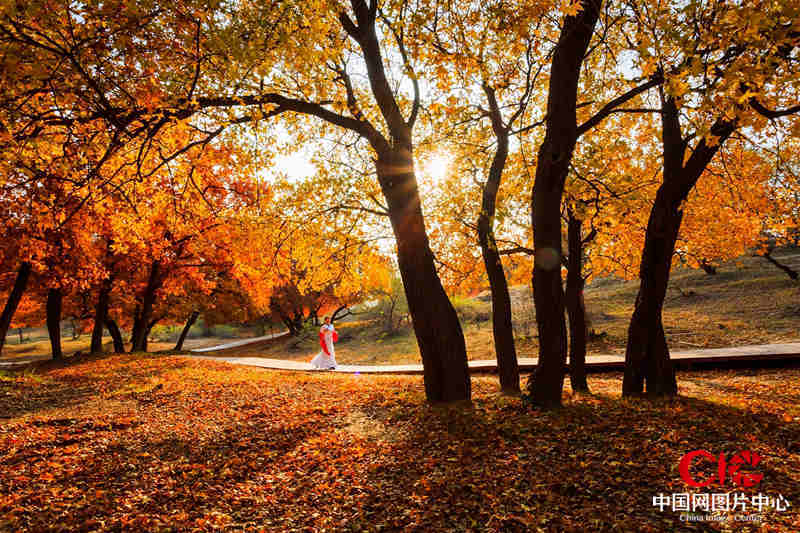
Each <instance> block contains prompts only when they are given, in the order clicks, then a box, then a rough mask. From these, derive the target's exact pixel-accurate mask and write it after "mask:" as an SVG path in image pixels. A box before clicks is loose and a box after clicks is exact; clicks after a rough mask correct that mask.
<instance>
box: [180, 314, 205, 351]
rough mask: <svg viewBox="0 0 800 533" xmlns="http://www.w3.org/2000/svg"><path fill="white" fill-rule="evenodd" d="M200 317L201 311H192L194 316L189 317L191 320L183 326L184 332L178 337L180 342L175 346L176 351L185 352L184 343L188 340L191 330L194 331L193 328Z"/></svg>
mask: <svg viewBox="0 0 800 533" xmlns="http://www.w3.org/2000/svg"><path fill="white" fill-rule="evenodd" d="M199 316H200V311H192V314H190V315H189V319H188V320H187V321H186V325H185V326H183V331H181V336H180V337H178V342H177V343H176V344H175V351H176V352H180V351H181V350H183V342H184V341H185V340H186V336H187V335H188V334H189V330H190V329H192V326H193V325H194V323H195V322H196V321H197V317H199Z"/></svg>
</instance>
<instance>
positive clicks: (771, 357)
mask: <svg viewBox="0 0 800 533" xmlns="http://www.w3.org/2000/svg"><path fill="white" fill-rule="evenodd" d="M206 350H208V349H206ZM671 356H672V361H673V363H674V364H675V367H676V368H682V369H683V368H698V367H730V366H739V367H741V366H745V367H757V366H768V365H775V364H785V363H792V362H795V363H800V342H793V343H783V344H760V345H752V346H737V347H732V348H712V349H704V350H691V351H675V352H672V353H671ZM188 357H192V358H203V359H211V360H214V361H225V362H227V363H232V364H235V365H247V366H257V367H261V368H269V369H272V370H290V371H308V372H319V371H318V370H313V369H312V368H311V366H310V365H309V363H308V362H307V361H289V360H285V359H268V358H266V357H235V356H217V357H214V356H210V355H197V356H188ZM537 362H538V360H537V358H535V357H522V358H520V359H519V367H520V370H524V371H530V370H533V369H534V368H536V364H537ZM624 367H625V356H624V355H589V356H587V358H586V369H587V371H589V372H603V371H615V370H622V369H623V368H624ZM469 369H470V372H472V373H478V372H495V371H496V370H497V361H495V360H494V359H479V360H474V361H470V362H469ZM333 372H338V373H344V374H422V365H421V364H409V365H339V366H338V367H337V368H336V370H333Z"/></svg>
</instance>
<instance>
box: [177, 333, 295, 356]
mask: <svg viewBox="0 0 800 533" xmlns="http://www.w3.org/2000/svg"><path fill="white" fill-rule="evenodd" d="M287 333H289V332H288V331H281V332H280V333H273V334H272V335H264V336H263V337H251V338H249V339H241V340H238V341H232V342H228V343H226V344H218V345H216V346H208V347H207V348H195V349H194V350H189V351H190V352H192V353H204V352H215V351H217V350H227V349H228V348H237V347H239V346H246V345H248V344H253V343H254V342H260V341H268V340H269V339H274V338H276V337H282V336H283V335H286V334H287Z"/></svg>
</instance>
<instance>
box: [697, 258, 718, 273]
mask: <svg viewBox="0 0 800 533" xmlns="http://www.w3.org/2000/svg"><path fill="white" fill-rule="evenodd" d="M700 268H702V269H703V272H705V273H706V274H708V275H709V276H716V275H717V267H715V266H714V265H712V264H711V263H709V262H708V261H706V260H705V259H702V260H701V261H700Z"/></svg>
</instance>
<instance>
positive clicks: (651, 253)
mask: <svg viewBox="0 0 800 533" xmlns="http://www.w3.org/2000/svg"><path fill="white" fill-rule="evenodd" d="M661 107H662V112H661V121H662V145H663V146H662V151H663V160H664V171H663V178H662V179H663V183H662V184H661V186H660V187H659V189H658V192H657V193H656V199H655V202H654V203H653V207H652V208H651V210H650V218H649V220H648V222H647V231H646V233H645V241H644V249H643V250H642V261H641V266H640V267H639V279H640V283H639V293H638V294H637V296H636V304H635V307H634V311H633V316H631V322H630V325H629V326H628V343H627V347H626V349H625V377H624V378H623V382H622V394H623V395H624V396H636V395H641V394H642V393H644V392H645V390H646V392H647V395H648V396H653V397H656V396H674V395H676V394H677V393H678V384H677V381H676V380H675V370H674V368H673V365H672V361H671V360H670V357H669V347H668V346H667V339H666V336H665V335H664V325H663V322H662V316H661V312H662V309H663V306H664V298H665V296H666V294H667V286H668V284H669V274H670V269H671V267H672V255H673V254H674V252H675V243H676V241H677V239H678V232H679V231H680V227H681V221H682V219H683V211H682V209H681V205H682V203H683V202H684V201H685V200H686V198H687V197H688V195H689V192H690V191H691V189H692V187H694V186H695V184H696V183H697V180H698V179H700V176H701V175H702V174H703V171H704V170H705V169H706V167H707V166H708V163H709V162H710V161H711V159H712V158H713V157H714V154H716V152H717V150H719V147H720V146H721V145H722V143H723V142H724V141H725V139H727V138H728V137H729V136H730V134H731V133H733V131H734V129H735V124H734V123H732V122H727V121H725V120H722V119H719V120H717V121H716V122H715V123H714V125H713V126H712V127H711V134H712V135H714V136H715V137H716V139H715V141H714V142H713V143H711V144H709V143H707V142H706V141H705V139H703V140H701V141H700V142H698V144H697V146H696V147H695V149H694V150H693V151H692V153H691V156H690V157H689V158H688V159H686V157H685V156H686V150H687V146H688V142H687V140H685V139H684V138H683V134H682V132H681V126H680V120H679V113H678V107H677V105H676V104H675V101H674V100H673V99H672V98H669V97H666V98H665V97H664V96H663V95H662V106H661Z"/></svg>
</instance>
